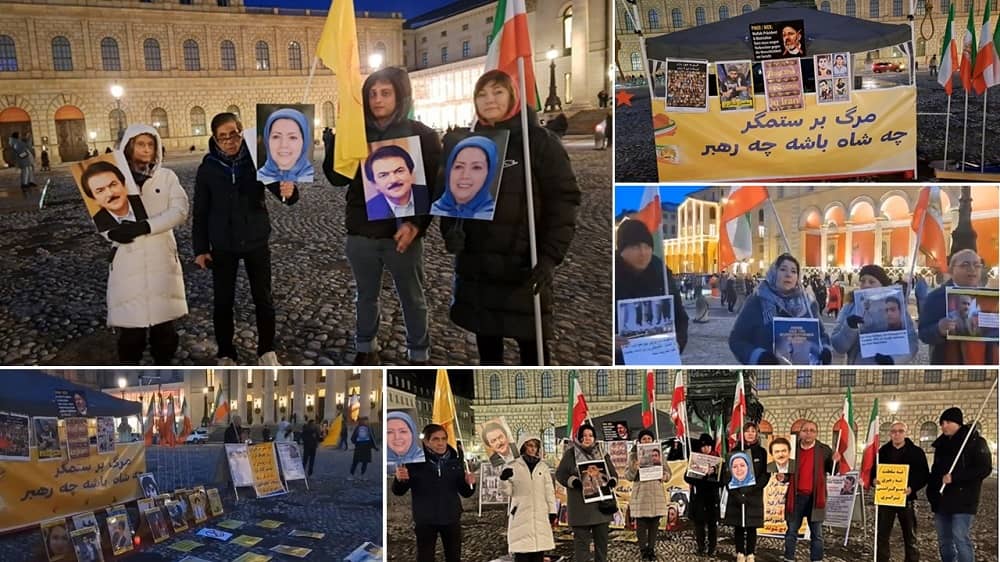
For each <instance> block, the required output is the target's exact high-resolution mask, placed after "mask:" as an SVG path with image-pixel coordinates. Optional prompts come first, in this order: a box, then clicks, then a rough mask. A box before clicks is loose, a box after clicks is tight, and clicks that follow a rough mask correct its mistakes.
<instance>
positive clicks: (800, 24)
mask: <svg viewBox="0 0 1000 562" xmlns="http://www.w3.org/2000/svg"><path fill="white" fill-rule="evenodd" d="M805 31H806V26H805V22H804V21H803V20H787V21H775V22H760V23H751V24H750V48H751V50H752V51H753V60H755V61H763V60H772V59H788V58H800V57H804V56H806V37H805Z"/></svg>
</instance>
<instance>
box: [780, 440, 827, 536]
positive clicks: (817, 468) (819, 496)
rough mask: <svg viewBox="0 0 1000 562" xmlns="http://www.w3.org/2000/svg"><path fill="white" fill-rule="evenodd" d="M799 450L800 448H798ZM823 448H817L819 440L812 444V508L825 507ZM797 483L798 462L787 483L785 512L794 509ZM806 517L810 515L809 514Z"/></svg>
mask: <svg viewBox="0 0 1000 562" xmlns="http://www.w3.org/2000/svg"><path fill="white" fill-rule="evenodd" d="M799 450H801V448H800V449H799ZM825 460H826V459H825V458H824V456H823V450H822V449H820V448H819V442H818V441H817V442H816V445H814V446H813V509H826V472H825V471H824V470H823V465H824V464H826V463H825V462H824V461H825ZM798 484H799V475H798V464H796V470H795V472H794V473H793V474H792V478H791V481H790V482H789V484H788V493H787V494H786V495H785V513H792V512H793V511H794V510H795V494H796V489H797V488H798ZM806 516H807V517H811V516H810V515H809V514H807V515H806Z"/></svg>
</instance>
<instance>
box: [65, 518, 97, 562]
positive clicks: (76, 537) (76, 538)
mask: <svg viewBox="0 0 1000 562" xmlns="http://www.w3.org/2000/svg"><path fill="white" fill-rule="evenodd" d="M70 537H72V540H73V551H74V552H76V560H77V562H104V553H103V552H102V551H101V534H100V532H99V531H98V530H97V526H96V525H95V526H93V527H84V528H82V529H77V530H75V531H73V532H72V533H70Z"/></svg>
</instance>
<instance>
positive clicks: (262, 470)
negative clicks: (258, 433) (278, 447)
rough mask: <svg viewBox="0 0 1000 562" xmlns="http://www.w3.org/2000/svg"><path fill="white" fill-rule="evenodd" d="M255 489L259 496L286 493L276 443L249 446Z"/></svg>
mask: <svg viewBox="0 0 1000 562" xmlns="http://www.w3.org/2000/svg"><path fill="white" fill-rule="evenodd" d="M248 452H249V455H248V456H249V461H250V469H251V471H252V473H253V489H254V492H256V494H257V497H258V498H263V497H267V496H273V495H276V494H284V493H286V490H285V486H284V484H282V482H281V477H280V475H279V474H278V459H277V456H276V455H275V453H274V443H257V444H254V445H250V446H248Z"/></svg>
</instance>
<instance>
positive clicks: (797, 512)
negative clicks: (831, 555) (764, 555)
mask: <svg viewBox="0 0 1000 562" xmlns="http://www.w3.org/2000/svg"><path fill="white" fill-rule="evenodd" d="M794 507H795V509H793V510H792V512H791V513H787V512H786V513H785V522H786V523H787V524H788V530H787V531H785V560H795V544H796V543H797V542H798V540H799V539H798V532H799V527H801V526H802V519H803V518H804V517H805V516H806V515H808V514H810V513H812V507H813V497H812V496H806V495H803V494H796V495H795V506H794ZM809 533H810V535H811V536H810V538H809V560H813V561H817V560H822V559H823V522H822V521H813V520H812V519H810V520H809Z"/></svg>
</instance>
